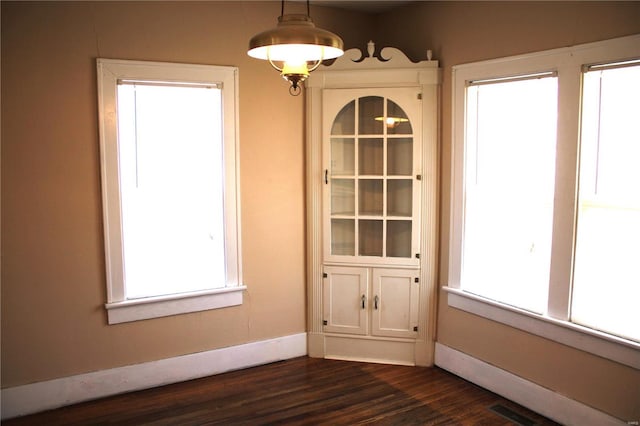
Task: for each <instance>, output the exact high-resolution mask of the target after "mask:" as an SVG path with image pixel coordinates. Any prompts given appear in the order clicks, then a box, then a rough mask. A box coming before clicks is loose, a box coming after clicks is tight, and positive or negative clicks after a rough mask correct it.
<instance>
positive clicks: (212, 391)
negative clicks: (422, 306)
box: [3, 357, 556, 426]
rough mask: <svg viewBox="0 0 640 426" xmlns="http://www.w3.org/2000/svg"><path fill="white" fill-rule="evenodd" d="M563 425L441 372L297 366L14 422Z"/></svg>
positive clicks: (337, 364) (308, 361)
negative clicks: (505, 411)
mask: <svg viewBox="0 0 640 426" xmlns="http://www.w3.org/2000/svg"><path fill="white" fill-rule="evenodd" d="M495 404H502V405H503V406H505V407H507V408H509V409H511V410H513V411H515V412H516V413H518V414H519V415H522V416H525V417H527V418H529V419H531V420H533V421H534V422H535V423H536V424H538V425H555V424H556V423H554V422H552V421H550V420H548V419H546V418H544V417H542V416H540V415H538V414H536V413H533V412H531V411H529V410H527V409H525V408H524V407H521V406H519V405H517V404H515V403H513V402H511V401H508V400H506V399H504V398H501V397H499V396H498V395H495V394H493V393H491V392H489V391H487V390H485V389H482V388H480V387H478V386H475V385H473V384H471V383H469V382H467V381H465V380H463V379H461V378H459V377H456V376H454V375H452V374H450V373H447V372H445V371H443V370H441V369H439V368H435V367H434V368H423V367H407V366H395V365H384V364H369V363H358V362H347V361H335V360H325V359H314V358H307V357H301V358H295V359H292V360H287V361H281V362H276V363H273V364H268V365H264V366H260V367H255V368H249V369H246V370H241V371H233V372H229V373H225V374H220V375H216V376H212V377H206V378H202V379H197V380H191V381H188V382H183V383H176V384H173V385H168V386H163V387H158V388H154V389H148V390H143V391H139V392H132V393H128V394H124V395H117V396H113V397H109V398H104V399H100V400H96V401H90V402H85V403H81V404H76V405H73V406H69V407H63V408H60V409H57V410H51V411H47V412H43V413H38V414H34V415H31V416H25V417H21V418H16V419H11V420H7V421H5V422H3V424H4V425H6V426H22V425H27V426H32V425H52V426H56V425H65V426H68V425H159V426H165V425H181V426H183V425H184V426H189V425H267V424H268V425H368V424H375V425H492V426H494V425H496V426H499V425H513V424H514V423H513V422H511V421H509V420H507V419H505V418H504V417H502V416H499V415H498V414H496V413H495V412H493V411H490V410H489V407H490V406H492V405H495Z"/></svg>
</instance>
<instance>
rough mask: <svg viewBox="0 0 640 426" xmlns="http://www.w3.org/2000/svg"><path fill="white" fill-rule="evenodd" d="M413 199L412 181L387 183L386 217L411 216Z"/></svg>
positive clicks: (400, 180)
mask: <svg viewBox="0 0 640 426" xmlns="http://www.w3.org/2000/svg"><path fill="white" fill-rule="evenodd" d="M412 197H413V180H412V179H397V180H396V179H394V180H388V181H387V215H389V216H409V217H410V216H411V213H412V211H411V209H412Z"/></svg>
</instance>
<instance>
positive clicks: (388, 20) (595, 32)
mask: <svg viewBox="0 0 640 426" xmlns="http://www.w3.org/2000/svg"><path fill="white" fill-rule="evenodd" d="M377 25H378V29H379V30H380V31H379V33H378V36H379V42H381V43H382V44H383V45H392V46H395V47H399V48H401V49H402V50H404V51H405V52H406V53H407V54H408V55H409V56H410V57H412V58H413V59H414V60H421V59H424V58H425V56H426V49H433V52H434V59H438V60H440V61H441V62H440V63H441V65H442V66H443V77H444V81H443V88H442V110H441V111H442V120H441V122H442V149H441V167H442V169H441V190H442V192H441V227H440V230H441V234H440V236H441V239H440V256H441V257H440V277H439V280H438V281H439V282H440V284H441V285H446V283H447V269H448V267H449V264H448V250H449V245H448V241H449V203H450V197H449V194H450V189H451V186H450V178H449V177H450V173H451V168H450V161H451V158H450V153H451V66H453V65H457V64H462V63H468V62H473V61H479V60H484V59H491V58H499V57H504V56H509V55H516V54H523V53H527V52H534V51H539V50H545V49H551V48H557V47H563V46H570V45H573V44H579V43H586V42H591V41H597V40H604V39H608V38H614V37H619V36H624V35H630V34H637V33H640V2H620V3H616V2H531V3H529V2H422V3H420V4H417V5H411V6H407V7H404V8H402V9H399V10H397V11H395V12H393V13H391V14H389V15H386V16H384V17H380V18H379V20H378V22H377ZM406 28H412V29H414V30H413V31H406V30H405V29H406ZM437 340H438V341H439V342H440V343H442V344H444V345H447V346H450V347H452V348H455V349H457V350H459V351H461V352H464V353H467V354H470V355H472V356H474V357H476V358H479V359H481V360H484V361H486V362H488V363H490V364H492V365H496V366H498V367H500V368H503V369H505V370H508V371H511V372H513V373H515V374H516V375H518V376H521V377H524V378H526V379H528V380H531V381H533V382H535V383H538V384H540V385H542V386H544V387H547V388H550V389H553V390H555V391H557V392H559V393H561V394H563V395H567V396H569V397H571V398H573V399H575V400H578V401H581V402H583V403H585V404H587V405H589V406H592V407H596V408H598V409H600V410H602V411H605V412H607V413H610V414H612V415H614V416H616V417H618V418H620V419H623V420H625V421H626V420H637V419H639V418H640V371H638V370H635V369H633V368H630V367H626V366H623V365H620V364H617V363H615V362H611V361H607V360H605V359H603V358H600V357H597V356H593V355H590V354H587V353H585V352H581V351H579V350H575V349H572V348H569V347H567V346H563V345H560V344H557V343H554V342H551V341H549V340H546V339H543V338H539V337H536V336H533V335H530V334H527V333H524V332H521V331H518V330H516V329H513V328H511V327H507V326H504V325H501V324H497V323H495V322H492V321H489V320H486V319H483V318H479V317H477V316H474V315H471V314H468V313H465V312H462V311H459V310H456V309H453V308H449V306H448V305H447V300H446V294H445V293H443V292H442V291H441V292H440V295H439V312H438V324H437Z"/></svg>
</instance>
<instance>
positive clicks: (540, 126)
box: [461, 77, 558, 313]
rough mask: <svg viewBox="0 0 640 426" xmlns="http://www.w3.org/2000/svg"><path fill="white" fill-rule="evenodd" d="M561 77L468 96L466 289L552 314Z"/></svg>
mask: <svg viewBox="0 0 640 426" xmlns="http://www.w3.org/2000/svg"><path fill="white" fill-rule="evenodd" d="M557 99H558V90H557V78H555V77H547V78H540V79H530V80H520V81H509V82H502V83H493V84H484V85H480V86H471V87H469V88H468V89H467V104H466V107H467V117H466V123H467V124H466V138H465V147H466V157H467V158H466V164H465V166H464V167H465V170H464V172H465V189H466V191H465V211H464V243H463V253H462V254H463V267H462V276H461V280H462V287H463V289H465V290H467V291H469V292H472V293H476V294H480V295H482V296H485V297H488V298H490V299H494V300H498V301H500V302H503V303H506V304H510V305H514V306H517V307H520V308H523V309H527V310H530V311H533V312H538V313H542V312H545V311H546V304H547V292H548V286H549V271H550V260H551V231H552V222H553V220H552V219H553V197H554V180H555V157H556V154H555V152H556V122H557Z"/></svg>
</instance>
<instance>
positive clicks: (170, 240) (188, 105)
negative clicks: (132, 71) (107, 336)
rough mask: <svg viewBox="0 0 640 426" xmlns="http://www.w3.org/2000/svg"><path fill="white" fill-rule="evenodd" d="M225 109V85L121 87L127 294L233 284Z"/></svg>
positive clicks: (122, 188)
mask: <svg viewBox="0 0 640 426" xmlns="http://www.w3.org/2000/svg"><path fill="white" fill-rule="evenodd" d="M221 106H222V102H221V93H220V90H218V89H210V88H194V87H188V88H185V87H174V86H151V85H133V84H131V85H128V84H127V85H118V126H119V128H118V135H119V146H120V151H119V155H120V158H119V164H120V186H121V188H120V189H121V197H122V199H121V200H122V234H123V252H124V263H125V265H126V269H125V276H126V296H125V297H126V298H127V299H135V298H142V297H149V296H158V295H165V294H173V293H183V292H188V291H197V290H205V289H211V288H218V287H224V286H225V281H226V273H225V240H224V216H223V210H222V209H221V206H222V205H223V200H224V196H223V172H224V168H223V155H222V153H223V149H222V144H223V141H222V138H221V135H222V130H221V129H222V127H221V126H222V111H221ZM168 170H170V173H168V172H167V171H168Z"/></svg>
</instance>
